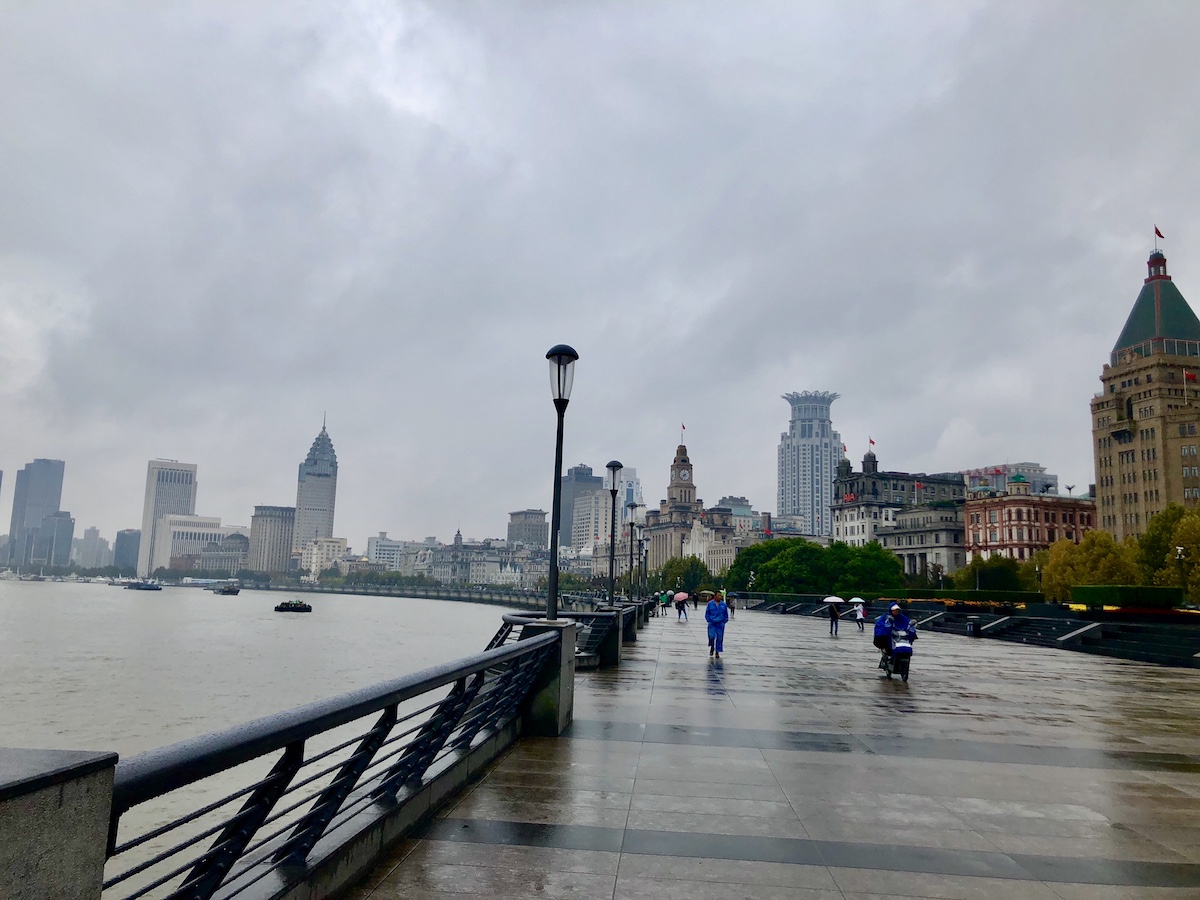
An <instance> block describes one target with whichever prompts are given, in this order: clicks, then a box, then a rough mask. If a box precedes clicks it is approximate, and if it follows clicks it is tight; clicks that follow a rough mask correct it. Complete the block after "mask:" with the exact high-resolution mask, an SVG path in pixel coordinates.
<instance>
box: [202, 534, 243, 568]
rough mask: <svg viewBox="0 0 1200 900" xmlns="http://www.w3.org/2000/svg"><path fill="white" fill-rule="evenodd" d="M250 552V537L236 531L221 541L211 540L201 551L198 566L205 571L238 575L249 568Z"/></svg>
mask: <svg viewBox="0 0 1200 900" xmlns="http://www.w3.org/2000/svg"><path fill="white" fill-rule="evenodd" d="M249 553H250V538H248V537H247V536H246V535H244V534H240V533H238V532H236V531H235V532H233V533H231V534H227V535H225V537H223V538H221V540H220V541H209V543H208V544H207V545H206V546H205V548H204V549H203V550H201V551H200V561H199V563H198V564H197V566H196V567H197V568H198V569H201V570H203V571H205V572H222V573H224V574H226V575H236V574H237V573H238V572H240V571H242V569H245V568H247V565H246V560H247V557H248V556H249Z"/></svg>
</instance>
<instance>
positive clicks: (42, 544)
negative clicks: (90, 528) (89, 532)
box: [27, 510, 75, 566]
mask: <svg viewBox="0 0 1200 900" xmlns="http://www.w3.org/2000/svg"><path fill="white" fill-rule="evenodd" d="M27 534H29V535H30V536H32V537H33V540H32V542H31V543H32V545H33V553H32V555H31V556H30V558H29V559H28V562H30V563H31V564H33V565H39V566H68V565H70V564H71V541H72V540H73V539H74V537H75V520H74V519H73V518H71V514H70V513H69V512H63V511H62V510H59V511H58V512H52V513H50V515H48V516H46V518H44V519H42V524H41V525H40V526H39V527H38V528H36V529H33V530H31V531H30V532H27Z"/></svg>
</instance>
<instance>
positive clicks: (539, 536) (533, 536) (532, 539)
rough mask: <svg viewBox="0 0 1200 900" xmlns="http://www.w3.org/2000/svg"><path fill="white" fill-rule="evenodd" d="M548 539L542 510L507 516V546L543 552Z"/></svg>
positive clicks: (548, 532) (544, 512)
mask: <svg viewBox="0 0 1200 900" xmlns="http://www.w3.org/2000/svg"><path fill="white" fill-rule="evenodd" d="M549 539H550V525H549V524H548V523H547V522H546V511H545V510H544V509H522V510H520V511H518V512H514V513H509V514H508V542H509V544H524V545H525V546H526V547H531V548H533V549H535V550H545V549H546V544H547V541H549ZM368 555H370V554H368Z"/></svg>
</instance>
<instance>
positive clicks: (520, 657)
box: [104, 623, 559, 900]
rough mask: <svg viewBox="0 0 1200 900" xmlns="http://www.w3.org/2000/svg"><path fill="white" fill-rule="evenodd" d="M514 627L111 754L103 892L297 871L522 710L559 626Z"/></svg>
mask: <svg viewBox="0 0 1200 900" xmlns="http://www.w3.org/2000/svg"><path fill="white" fill-rule="evenodd" d="M518 634H519V633H518ZM513 636H514V629H513V626H512V625H510V624H508V623H506V624H505V625H504V626H503V627H502V628H501V629H500V631H499V632H497V634H496V636H495V637H494V638H493V639H492V641H491V643H490V644H489V646H488V649H487V650H485V651H484V652H483V653H480V654H477V655H475V656H471V657H468V658H466V659H462V660H457V661H455V662H452V663H447V664H445V665H441V666H434V667H432V668H429V669H425V670H423V671H421V672H416V673H414V674H412V675H407V676H404V677H402V678H397V679H394V680H392V681H386V682H383V683H381V684H377V685H374V686H373V687H369V688H365V689H362V690H359V691H354V692H352V693H349V694H343V695H342V696H340V697H334V698H331V699H328V700H322V701H318V702H316V703H311V704H308V705H306V706H302V707H299V708H297V709H294V710H291V711H288V712H284V713H280V714H278V715H274V716H268V717H266V718H262V719H257V720H255V721H253V722H249V723H247V724H245V725H241V726H238V727H236V728H231V729H228V730H227V731H222V732H218V733H215V734H209V735H204V736H202V737H198V738H194V739H192V740H187V741H183V742H181V743H178V744H173V745H171V746H168V747H164V748H162V749H159V750H153V751H150V752H148V753H142V754H140V755H138V756H134V757H132V758H130V759H128V760H123V761H121V762H120V763H119V764H118V765H117V771H116V781H115V784H114V788H113V808H112V819H111V825H110V834H109V848H108V863H107V865H106V869H105V882H104V897H105V900H108V898H118V897H119V898H122V900H134V898H141V897H170V898H173V900H174V898H181V900H182V898H187V900H208V898H210V897H213V896H214V895H217V893H218V891H219V896H220V897H222V898H224V897H235V896H238V895H239V894H243V892H247V893H249V892H250V891H249V889H251V888H252V887H253V893H254V895H255V896H258V895H260V894H262V893H264V892H265V891H266V890H267V889H268V888H270V887H272V886H274V887H278V888H280V889H282V888H284V887H286V886H287V885H289V884H294V883H297V882H298V881H300V880H302V878H303V877H304V875H305V873H306V871H307V865H306V861H307V860H309V858H310V856H315V855H317V854H314V852H313V851H314V848H317V849H318V850H320V849H322V848H325V847H326V846H327V845H328V844H329V843H330V842H333V841H335V840H337V839H338V837H339V835H337V834H335V832H337V830H338V829H339V828H343V826H345V829H346V830H345V831H343V835H342V836H343V837H344V836H346V835H348V834H349V833H350V832H351V831H352V830H353V828H354V824H353V823H352V822H351V820H354V819H355V818H356V817H358V816H360V815H367V814H378V812H379V811H380V810H381V809H396V808H398V807H400V806H403V804H404V803H405V802H406V801H407V800H409V799H411V798H412V797H414V796H416V795H417V794H418V793H419V792H420V791H421V789H422V786H423V785H425V784H428V782H429V781H430V780H431V779H433V778H434V777H436V775H438V774H440V773H442V772H445V771H446V770H447V769H449V768H450V767H451V766H453V765H454V764H455V763H456V762H458V761H459V760H461V759H463V758H465V757H466V755H467V754H468V753H469V752H470V751H471V749H472V748H474V747H478V746H479V745H480V744H482V743H483V742H484V741H485V740H487V739H488V738H489V737H490V736H491V735H494V734H496V733H497V732H498V731H499V730H500V729H502V728H503V727H504V726H505V725H507V724H508V723H509V722H511V721H512V720H513V718H514V717H516V716H517V715H519V714H520V712H521V710H522V704H523V701H524V700H525V698H526V696H527V695H528V693H529V691H530V688H531V687H532V686H533V684H534V681H535V679H536V678H537V676H538V674H539V673H540V672H541V670H542V666H543V664H544V663H545V661H546V659H547V658H548V656H549V655H550V654H551V653H552V652H554V650H555V648H556V647H557V645H558V641H559V635H558V634H557V633H555V632H547V633H541V634H537V635H534V636H532V637H529V638H527V639H524V640H513V641H511V642H510V640H509V639H510V638H511V637H513ZM443 689H444V690H443ZM321 841H325V844H321V845H320V846H319V842H321Z"/></svg>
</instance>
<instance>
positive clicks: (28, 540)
mask: <svg viewBox="0 0 1200 900" xmlns="http://www.w3.org/2000/svg"><path fill="white" fill-rule="evenodd" d="M66 467H67V464H66V463H65V462H63V461H62V460H61V459H35V460H34V461H33V462H31V463H26V464H25V466H24V467H23V468H22V469H20V470H19V471H18V472H17V480H16V482H15V483H14V486H13V506H12V519H11V521H10V523H9V526H8V549H9V561H10V562H11V563H13V564H14V565H21V564H22V563H30V562H32V559H33V553H34V544H35V543H36V537H37V531H38V529H39V528H40V527H41V525H42V522H43V521H45V519H46V517H47V516H51V515H53V514H54V513H56V512H58V511H59V505H60V504H61V503H62V486H63V472H64V471H65V470H66ZM67 544H68V550H67V553H68V554H69V553H70V546H69V545H70V541H68V542H67ZM68 558H69V557H68ZM63 565H66V563H63Z"/></svg>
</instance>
